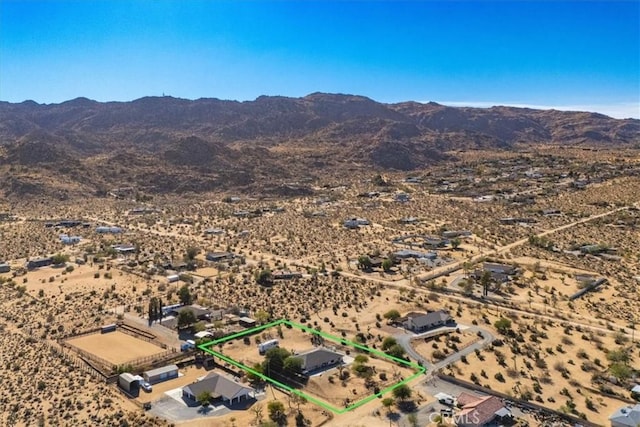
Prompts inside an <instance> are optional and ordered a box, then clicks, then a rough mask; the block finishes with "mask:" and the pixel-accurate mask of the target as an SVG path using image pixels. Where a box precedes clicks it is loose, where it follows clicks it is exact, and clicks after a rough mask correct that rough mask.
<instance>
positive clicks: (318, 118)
mask: <svg viewBox="0 0 640 427" xmlns="http://www.w3.org/2000/svg"><path fill="white" fill-rule="evenodd" d="M0 171H1V175H0V183H1V184H2V186H1V188H0V192H2V194H3V197H2V198H1V199H0V305H1V307H2V309H1V310H0V330H1V331H2V334H1V335H0V338H1V343H0V349H1V351H0V378H1V380H2V381H0V383H1V385H0V388H1V389H2V393H0V396H2V397H1V398H0V424H1V425H7V426H49V425H51V426H83V425H85V426H89V425H109V426H123V427H124V426H143V425H144V426H168V425H174V426H177V425H179V426H185V427H199V426H251V425H253V426H278V425H296V426H321V425H322V426H353V427H356V426H368V427H369V426H387V425H396V426H442V425H459V426H483V425H513V426H527V425H528V426H575V425H583V426H603V425H606V426H609V425H611V426H623V425H624V426H626V425H632V424H625V423H626V422H627V421H629V420H631V421H629V422H632V421H633V420H634V419H635V418H633V417H638V418H639V419H640V385H639V384H640V333H636V332H637V329H638V323H640V121H638V120H632V119H629V120H615V119H611V118H609V117H606V116H603V115H598V114H592V113H577V112H576V113H574V112H559V111H538V110H529V109H518V108H507V107H496V108H492V109H473V108H453V107H445V106H441V105H438V104H434V103H429V104H418V103H401V104H381V103H377V102H375V101H372V100H370V99H368V98H364V97H354V96H347V95H330V94H312V95H309V96H307V97H304V98H283V97H261V98H259V99H257V100H256V101H252V102H245V103H236V102H230V101H219V100H207V99H202V100H198V101H186V100H179V99H175V98H170V97H158V98H145V99H141V100H138V101H134V102H131V103H98V102H94V101H89V100H86V99H77V100H73V101H69V102H67V103H63V104H50V105H43V104H35V103H31V102H26V103H22V104H10V103H6V102H1V103H0Z"/></svg>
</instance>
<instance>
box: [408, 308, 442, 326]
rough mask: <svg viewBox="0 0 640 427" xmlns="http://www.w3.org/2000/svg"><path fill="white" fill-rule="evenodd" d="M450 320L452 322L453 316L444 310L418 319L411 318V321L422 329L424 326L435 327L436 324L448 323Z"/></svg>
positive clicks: (417, 317)
mask: <svg viewBox="0 0 640 427" xmlns="http://www.w3.org/2000/svg"><path fill="white" fill-rule="evenodd" d="M449 320H451V316H449V313H447V312H446V311H444V310H438V311H434V312H431V313H427V314H424V315H422V316H416V317H413V316H411V321H412V322H413V324H414V325H416V326H417V327H418V328H421V327H423V326H429V325H433V324H434V323H439V322H447V321H449Z"/></svg>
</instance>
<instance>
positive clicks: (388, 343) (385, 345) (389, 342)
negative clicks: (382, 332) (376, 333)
mask: <svg viewBox="0 0 640 427" xmlns="http://www.w3.org/2000/svg"><path fill="white" fill-rule="evenodd" d="M396 344H398V342H397V341H396V339H395V338H394V337H386V338H385V339H384V341H382V351H387V350H389V349H390V348H391V347H393V346H394V345H396Z"/></svg>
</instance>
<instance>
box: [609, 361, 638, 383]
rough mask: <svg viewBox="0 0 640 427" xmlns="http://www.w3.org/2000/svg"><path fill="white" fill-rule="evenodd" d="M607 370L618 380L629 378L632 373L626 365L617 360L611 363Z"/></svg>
mask: <svg viewBox="0 0 640 427" xmlns="http://www.w3.org/2000/svg"><path fill="white" fill-rule="evenodd" d="M609 372H611V375H613V376H614V377H616V378H617V379H619V380H626V379H627V378H631V375H632V374H633V371H632V370H631V368H630V367H629V366H628V365H625V364H624V363H619V362H616V363H613V364H611V366H609Z"/></svg>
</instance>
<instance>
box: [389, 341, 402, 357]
mask: <svg viewBox="0 0 640 427" xmlns="http://www.w3.org/2000/svg"><path fill="white" fill-rule="evenodd" d="M386 353H387V354H388V355H389V356H392V357H395V358H397V359H402V358H403V357H404V353H405V352H404V348H402V346H401V345H400V344H394V345H392V346H391V347H389V348H388V349H387V351H386Z"/></svg>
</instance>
